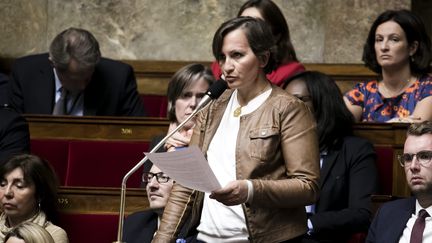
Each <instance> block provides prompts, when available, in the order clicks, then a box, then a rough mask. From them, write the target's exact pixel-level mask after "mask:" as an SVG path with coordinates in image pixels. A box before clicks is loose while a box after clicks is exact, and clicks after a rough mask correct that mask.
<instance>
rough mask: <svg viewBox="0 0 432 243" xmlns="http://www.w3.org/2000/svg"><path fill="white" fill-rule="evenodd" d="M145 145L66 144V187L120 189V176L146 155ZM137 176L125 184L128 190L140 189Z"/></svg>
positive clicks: (121, 142) (129, 143)
mask: <svg viewBox="0 0 432 243" xmlns="http://www.w3.org/2000/svg"><path fill="white" fill-rule="evenodd" d="M148 146H149V144H148V143H147V142H129V141H84V140H82V141H70V143H69V165H68V169H67V174H66V186H87V187H93V186H94V187H120V186H121V182H122V178H123V176H124V175H125V174H126V173H127V172H128V171H129V170H130V169H132V167H133V166H134V165H135V164H136V163H138V162H139V161H140V160H141V159H142V158H143V157H144V152H146V151H148ZM140 184H141V173H140V172H139V171H137V172H136V173H134V174H133V175H132V176H131V177H130V178H129V180H128V186H129V187H140Z"/></svg>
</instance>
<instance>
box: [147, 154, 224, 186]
mask: <svg viewBox="0 0 432 243" xmlns="http://www.w3.org/2000/svg"><path fill="white" fill-rule="evenodd" d="M145 155H146V156H147V157H148V158H149V160H151V161H152V162H153V164H155V165H156V166H157V167H159V169H161V170H162V171H163V172H164V173H165V174H167V175H168V176H169V177H171V178H173V179H174V180H175V181H176V183H180V184H181V185H183V186H185V187H188V188H191V189H195V190H198V191H202V192H211V191H214V190H216V189H220V188H221V185H220V184H219V181H218V180H217V178H216V176H215V175H214V173H213V171H212V169H211V168H210V166H209V164H208V162H207V160H206V159H205V157H204V155H203V153H202V152H201V150H200V149H199V148H198V147H197V146H191V147H186V148H183V149H180V150H177V151H173V152H165V153H145Z"/></svg>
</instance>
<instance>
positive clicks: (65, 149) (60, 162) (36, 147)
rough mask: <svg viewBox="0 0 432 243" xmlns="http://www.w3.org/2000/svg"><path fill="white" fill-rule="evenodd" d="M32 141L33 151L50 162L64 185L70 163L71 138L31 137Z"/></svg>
mask: <svg viewBox="0 0 432 243" xmlns="http://www.w3.org/2000/svg"><path fill="white" fill-rule="evenodd" d="M30 143H31V152H32V153H33V154H35V155H37V156H39V157H41V158H44V159H46V160H48V162H50V164H51V165H52V166H53V168H54V170H55V172H56V174H57V176H58V178H59V181H60V185H62V186H63V185H64V184H65V178H66V169H67V163H68V155H69V140H59V139H31V141H30Z"/></svg>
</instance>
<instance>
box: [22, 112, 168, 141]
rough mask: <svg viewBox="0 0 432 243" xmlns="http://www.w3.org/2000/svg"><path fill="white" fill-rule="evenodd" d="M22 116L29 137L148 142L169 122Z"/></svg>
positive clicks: (135, 119)
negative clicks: (26, 125)
mask: <svg viewBox="0 0 432 243" xmlns="http://www.w3.org/2000/svg"><path fill="white" fill-rule="evenodd" d="M25 117H26V119H27V121H28V123H29V129H30V137H31V138H32V139H33V138H38V139H48V138H50V139H81V140H83V139H87V140H128V141H134V140H135V141H151V139H152V138H154V137H155V136H158V135H160V134H164V133H166V131H167V129H168V124H169V123H168V121H167V120H166V119H164V118H149V117H139V118H134V117H100V116H99V117H90V116H88V117H76V116H50V115H26V116H25Z"/></svg>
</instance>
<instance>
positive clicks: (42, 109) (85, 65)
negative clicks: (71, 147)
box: [9, 28, 145, 116]
mask: <svg viewBox="0 0 432 243" xmlns="http://www.w3.org/2000/svg"><path fill="white" fill-rule="evenodd" d="M10 86H11V87H10V90H11V92H10V96H9V101H10V102H9V103H10V105H11V106H13V107H15V109H17V111H19V112H21V113H27V114H29V113H30V114H54V115H78V116H80V115H94V116H144V115H145V112H144V106H143V104H142V100H141V99H140V97H139V94H138V91H137V85H136V80H135V76H134V72H133V69H132V67H131V66H129V65H127V64H125V63H122V62H118V61H114V60H110V59H106V58H101V54H100V50H99V44H98V42H97V40H96V39H95V38H94V36H93V35H92V34H91V33H90V32H88V31H86V30H83V29H77V28H69V29H67V30H65V31H63V32H61V33H60V34H59V35H57V36H56V37H55V38H54V40H53V41H52V43H51V45H50V50H49V54H39V55H32V56H27V57H23V58H20V59H17V60H16V62H15V64H14V65H13V67H12V74H11V85H10Z"/></svg>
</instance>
